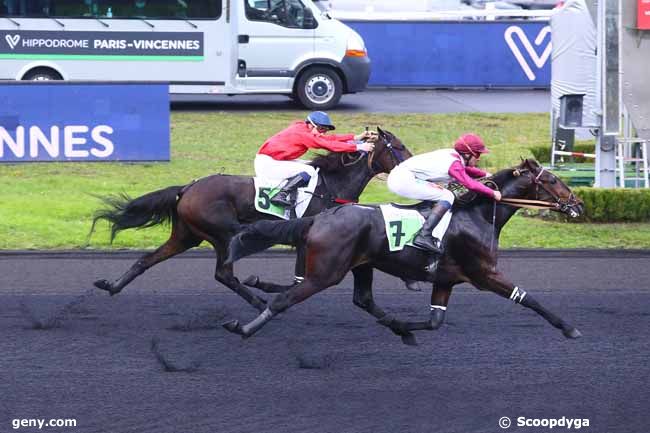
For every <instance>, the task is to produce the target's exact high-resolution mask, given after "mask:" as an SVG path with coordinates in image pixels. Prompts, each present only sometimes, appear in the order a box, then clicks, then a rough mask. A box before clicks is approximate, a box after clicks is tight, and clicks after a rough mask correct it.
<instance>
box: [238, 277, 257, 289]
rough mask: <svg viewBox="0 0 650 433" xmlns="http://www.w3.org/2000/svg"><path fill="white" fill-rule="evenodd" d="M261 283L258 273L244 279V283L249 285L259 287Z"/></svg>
mask: <svg viewBox="0 0 650 433" xmlns="http://www.w3.org/2000/svg"><path fill="white" fill-rule="evenodd" d="M259 283H260V277H258V276H257V275H250V276H249V277H248V278H246V279H245V280H244V281H242V284H244V285H246V286H248V287H257V285H258V284H259Z"/></svg>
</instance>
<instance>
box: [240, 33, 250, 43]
mask: <svg viewBox="0 0 650 433" xmlns="http://www.w3.org/2000/svg"><path fill="white" fill-rule="evenodd" d="M250 39H251V38H250V36H248V35H239V36H238V37H237V42H239V43H240V44H247V43H248V42H249V41H250Z"/></svg>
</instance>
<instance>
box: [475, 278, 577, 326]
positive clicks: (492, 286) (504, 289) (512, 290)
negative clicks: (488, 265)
mask: <svg viewBox="0 0 650 433" xmlns="http://www.w3.org/2000/svg"><path fill="white" fill-rule="evenodd" d="M472 284H474V285H475V286H476V287H478V288H480V289H485V290H490V291H492V292H494V293H496V294H497V295H501V296H503V297H504V298H509V299H510V300H512V301H513V302H515V303H517V304H520V305H522V306H524V307H526V308H530V309H531V310H533V311H534V312H536V313H537V314H539V315H540V316H542V317H543V318H544V319H546V320H547V321H548V322H549V323H550V324H551V325H553V326H554V327H556V328H558V329H559V330H561V331H562V334H564V336H565V337H566V338H579V337H581V336H582V334H581V333H580V331H578V330H577V329H576V328H574V327H573V326H571V325H569V324H568V323H566V322H565V321H564V320H562V319H560V318H559V317H558V316H556V315H555V314H553V313H551V312H550V311H548V310H547V309H546V308H544V307H542V305H541V304H540V303H539V302H537V300H536V299H534V298H533V297H532V295H530V294H529V293H527V292H525V291H523V290H521V289H520V288H519V287H517V286H515V285H514V284H512V283H511V282H510V281H508V280H507V279H506V278H505V277H504V276H503V275H502V274H501V273H499V272H496V271H488V272H486V273H485V274H484V275H482V276H479V277H477V278H475V279H472Z"/></svg>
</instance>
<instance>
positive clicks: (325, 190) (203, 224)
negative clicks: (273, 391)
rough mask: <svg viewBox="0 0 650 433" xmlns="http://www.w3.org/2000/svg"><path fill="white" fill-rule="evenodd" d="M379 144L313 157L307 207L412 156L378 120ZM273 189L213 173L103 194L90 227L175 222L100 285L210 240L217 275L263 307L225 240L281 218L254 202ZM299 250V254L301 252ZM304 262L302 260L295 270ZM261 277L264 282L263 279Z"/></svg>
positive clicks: (326, 204)
mask: <svg viewBox="0 0 650 433" xmlns="http://www.w3.org/2000/svg"><path fill="white" fill-rule="evenodd" d="M377 132H378V134H377V138H376V141H375V143H374V146H375V147H374V150H373V151H372V152H370V153H365V152H356V153H336V152H331V153H329V154H327V155H322V156H319V157H316V158H315V159H314V160H313V161H312V162H311V165H312V166H314V167H316V168H319V169H320V173H319V180H320V181H319V183H318V185H317V186H316V188H315V190H314V191H313V194H312V198H311V200H310V202H309V205H308V207H307V208H306V210H305V213H304V215H305V216H309V215H315V214H318V213H320V212H322V211H324V210H325V209H327V208H331V207H333V206H339V205H340V204H341V203H346V202H356V201H357V200H358V198H359V196H360V195H361V193H362V191H363V190H364V188H365V187H366V185H367V184H368V182H369V181H370V180H371V179H372V178H373V177H374V176H375V175H377V174H379V173H389V172H390V171H391V170H392V169H393V168H394V167H395V166H396V165H397V164H399V162H400V161H403V160H405V159H407V158H409V157H410V156H411V153H410V152H409V150H408V149H407V148H406V146H404V144H403V143H402V142H401V141H400V140H399V139H398V138H397V137H395V136H394V135H393V134H391V133H390V132H389V131H384V130H382V129H381V128H377ZM267 194H268V190H266V189H264V188H259V189H256V188H255V185H254V179H253V178H252V177H249V176H231V175H221V174H219V175H213V176H209V177H205V178H202V179H199V180H198V181H196V182H193V183H190V184H188V185H185V186H170V187H168V188H164V189H161V190H158V191H154V192H150V193H148V194H145V195H143V196H141V197H138V198H135V199H131V198H130V197H128V196H127V195H124V194H123V195H118V196H110V197H105V198H103V201H104V202H105V204H106V205H107V208H105V209H101V210H99V211H97V212H96V214H95V217H94V220H93V224H92V228H91V230H90V233H91V234H92V232H93V230H94V228H95V224H96V223H97V222H98V221H99V220H106V221H108V222H109V224H110V229H111V241H112V240H113V239H114V238H115V235H116V234H117V233H118V232H120V231H122V230H126V229H131V228H146V227H152V226H155V225H158V224H162V223H165V222H170V223H171V235H170V237H169V239H168V240H167V241H166V242H165V243H164V244H163V245H161V246H160V247H159V248H158V249H156V250H155V251H153V252H151V253H148V254H145V255H143V256H142V257H140V258H139V259H138V260H137V261H136V262H135V263H134V264H133V265H132V266H131V267H130V268H129V270H128V271H126V273H124V274H123V275H122V276H121V277H120V278H118V279H117V280H115V281H112V282H111V281H108V280H104V279H102V280H98V281H96V282H95V283H94V284H95V286H96V287H98V288H100V289H102V290H106V291H108V292H109V293H110V294H111V295H115V294H117V293H119V292H121V291H122V289H124V287H125V286H126V285H127V284H129V283H130V282H131V281H133V279H135V278H136V277H137V276H139V275H141V274H142V273H143V272H145V271H146V270H147V269H149V268H151V267H152V266H154V265H155V264H157V263H160V262H162V261H164V260H167V259H169V258H170V257H173V256H175V255H177V254H180V253H182V252H184V251H186V250H188V249H190V248H193V247H196V246H198V245H199V244H200V243H201V242H202V241H207V242H208V243H209V244H211V245H212V247H213V248H214V250H215V251H216V255H217V265H216V270H215V279H216V280H217V281H219V282H221V283H223V284H224V285H226V286H227V287H228V288H230V289H231V290H233V291H234V292H235V293H237V294H238V295H239V296H241V297H242V298H244V299H245V300H246V301H247V302H248V303H249V304H251V305H253V306H254V307H255V308H257V309H258V310H259V311H263V310H264V309H265V308H266V301H265V300H263V299H262V298H260V297H258V296H257V295H255V294H253V293H252V292H251V291H250V289H249V288H248V287H246V286H245V285H244V284H242V283H240V282H239V280H238V279H237V278H236V277H235V276H234V273H233V267H232V263H230V264H226V263H225V260H226V257H227V256H228V244H229V242H230V239H231V238H232V236H233V235H234V234H235V233H236V232H237V230H238V229H239V228H240V227H241V224H242V223H252V222H254V221H257V220H260V219H265V218H266V219H269V218H270V219H273V218H277V217H274V216H272V215H268V214H265V213H261V212H259V211H258V210H256V202H257V203H258V204H259V203H262V204H264V203H267V202H268V200H269V197H268V196H267ZM299 256H300V254H299ZM303 266H304V265H303V264H302V263H301V261H300V260H298V262H297V264H296V270H297V272H302V268H303ZM259 283H260V284H262V285H263V284H264V283H263V282H259Z"/></svg>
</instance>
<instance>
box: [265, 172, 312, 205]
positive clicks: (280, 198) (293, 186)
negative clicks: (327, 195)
mask: <svg viewBox="0 0 650 433" xmlns="http://www.w3.org/2000/svg"><path fill="white" fill-rule="evenodd" d="M309 179H310V176H309V175H308V174H307V173H305V172H301V173H298V174H297V175H295V176H293V177H290V178H289V179H288V180H287V183H285V184H284V186H283V187H282V189H281V190H280V191H279V192H278V193H277V194H276V195H274V196H273V197H272V198H271V203H273V204H275V205H280V206H287V207H294V206H295V205H296V202H295V198H294V197H292V196H293V192H294V191H295V190H297V189H298V188H300V187H303V186H307V184H308V183H309Z"/></svg>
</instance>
